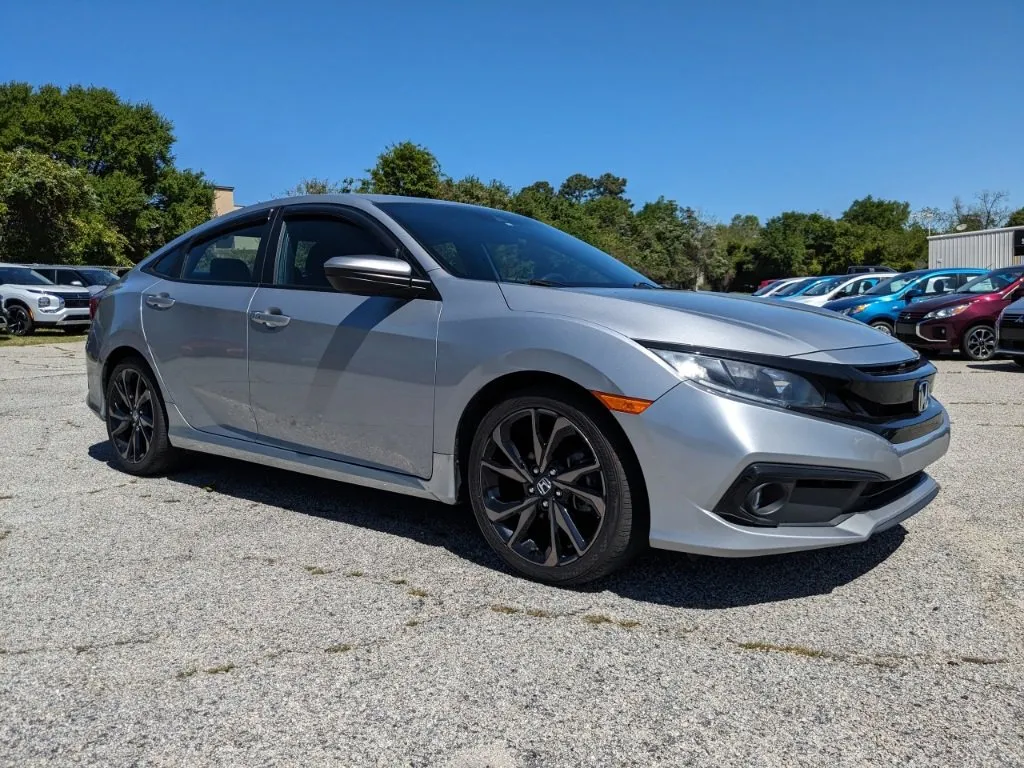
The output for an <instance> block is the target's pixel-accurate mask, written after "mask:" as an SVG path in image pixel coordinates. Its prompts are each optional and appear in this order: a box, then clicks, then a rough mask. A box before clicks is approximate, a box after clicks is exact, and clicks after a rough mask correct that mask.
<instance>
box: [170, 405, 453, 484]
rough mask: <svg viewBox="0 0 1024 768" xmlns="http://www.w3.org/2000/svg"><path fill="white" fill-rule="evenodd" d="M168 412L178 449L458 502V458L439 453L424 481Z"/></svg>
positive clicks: (172, 438) (171, 431) (435, 455)
mask: <svg viewBox="0 0 1024 768" xmlns="http://www.w3.org/2000/svg"><path fill="white" fill-rule="evenodd" d="M167 410H168V420H169V421H170V424H169V425H168V427H169V429H168V432H169V435H168V437H169V438H170V441H171V445H173V446H174V447H175V448H182V449H184V450H187V451H196V452H198V453H212V454H214V455H217V456H226V457H228V458H232V459H240V460H242V461H250V462H253V463H256V464H262V465H264V466H270V467H277V468H278V469H286V470H289V471H292V472H300V473H302V474H306V475H315V476H316V477H323V478H326V479H328V480H338V481H340V482H343V483H352V484H353V485H362V486H366V487H368V488H377V489H379V490H382V491H392V492H394V493H402V494H405V495H407V496H416V497H418V498H422V499H432V500H434V501H440V502H442V503H444V504H455V503H456V490H455V457H454V456H452V455H450V454H445V453H435V454H434V456H433V471H432V473H431V479H430V480H424V479H422V478H419V477H413V476H412V475H403V474H401V473H398V472H388V471H387V470H383V469H375V468H371V467H364V466H360V465H359V464H349V463H348V462H344V461H335V460H333V459H326V458H323V457H322V456H314V455H311V454H306V453H299V452H298V451H290V450H287V449H284V448H277V447H275V446H269V445H264V444H262V443H255V442H252V441H249V440H242V439H239V438H234V437H225V436H224V435H214V434H210V433H207V432H200V431H198V430H196V429H193V428H192V427H190V426H189V425H188V424H187V423H186V422H185V420H184V419H183V418H182V417H181V414H180V413H178V409H177V408H175V407H174V406H169V407H168V409H167Z"/></svg>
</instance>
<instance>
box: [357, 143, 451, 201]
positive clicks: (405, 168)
mask: <svg viewBox="0 0 1024 768" xmlns="http://www.w3.org/2000/svg"><path fill="white" fill-rule="evenodd" d="M367 173H368V174H369V175H370V180H369V185H368V190H367V191H370V192H374V193H376V194H378V195H407V196H409V197H430V198H438V197H440V196H441V181H442V177H441V164H440V163H439V162H438V161H437V158H436V157H434V154H433V153H432V152H431V151H430V150H429V149H427V148H426V147H422V146H420V145H419V144H413V143H412V142H411V141H403V142H402V143H400V144H392V145H391V146H389V147H388V148H387V149H385V150H384V151H383V152H382V153H381V154H380V155H378V156H377V164H376V165H374V166H373V168H370V169H369V170H368V171H367Z"/></svg>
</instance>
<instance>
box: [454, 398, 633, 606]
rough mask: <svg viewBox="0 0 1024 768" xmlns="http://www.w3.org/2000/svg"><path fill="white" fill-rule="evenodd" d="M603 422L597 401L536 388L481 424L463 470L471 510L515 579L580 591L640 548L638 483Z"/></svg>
mask: <svg viewBox="0 0 1024 768" xmlns="http://www.w3.org/2000/svg"><path fill="white" fill-rule="evenodd" d="M606 418H607V414H606V413H604V412H602V410H601V408H600V406H598V405H597V403H596V402H595V403H590V402H587V400H586V398H581V397H573V396H567V395H566V394H564V393H560V392H558V391H557V390H552V389H538V390H533V391H530V392H528V393H522V394H521V395H518V396H513V397H512V398H510V399H508V400H505V401H503V402H501V403H499V404H498V405H496V406H494V407H493V408H491V410H490V411H489V412H488V413H487V415H486V416H485V417H484V418H483V420H482V421H481V423H480V426H479V427H478V429H477V431H476V434H475V435H474V437H473V442H472V445H471V447H470V452H469V462H468V467H467V468H466V469H467V476H468V480H469V482H468V487H469V496H470V502H471V504H472V506H473V514H474V516H475V517H476V520H477V523H478V524H479V526H480V530H481V531H482V532H483V535H484V538H485V539H486V540H487V543H488V544H490V545H491V547H492V548H493V549H494V551H495V552H497V553H498V556H499V557H501V559H502V560H504V561H505V563H506V564H508V566H509V567H511V568H512V569H513V570H515V571H517V572H518V573H520V574H522V575H524V576H526V577H528V578H530V579H534V580H536V581H543V582H547V583H549V584H560V585H565V586H570V585H577V584H584V583H586V582H588V581H593V580H594V579H598V578H601V577H602V576H605V575H607V574H609V573H611V572H612V571H614V570H617V569H619V568H621V567H623V566H624V565H626V564H627V563H628V562H629V561H630V560H631V559H632V558H633V557H634V556H635V555H636V554H637V552H639V551H640V550H641V549H642V548H643V546H644V545H645V544H646V542H647V539H648V524H647V516H646V508H645V506H644V502H643V499H644V493H643V488H642V481H641V480H640V479H639V477H638V473H637V472H635V471H630V469H629V467H630V466H631V459H630V453H629V451H628V447H626V446H623V445H621V442H620V441H621V438H620V437H619V436H618V435H615V434H614V433H613V432H611V431H610V430H608V429H606V428H603V426H602V425H603V423H606V421H605V420H606ZM502 446H504V447H502ZM538 450H539V451H540V455H539V456H538V455H537V451H538Z"/></svg>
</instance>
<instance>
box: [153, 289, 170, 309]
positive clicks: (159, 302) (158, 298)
mask: <svg viewBox="0 0 1024 768" xmlns="http://www.w3.org/2000/svg"><path fill="white" fill-rule="evenodd" d="M146 304H147V305H149V306H151V307H152V308H153V309H170V308H171V307H173V306H174V299H172V298H171V297H170V295H168V294H166V293H147V294H146Z"/></svg>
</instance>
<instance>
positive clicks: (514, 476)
mask: <svg viewBox="0 0 1024 768" xmlns="http://www.w3.org/2000/svg"><path fill="white" fill-rule="evenodd" d="M482 466H483V468H484V469H489V470H490V471H491V472H494V473H495V474H498V475H501V476H502V477H507V478H508V479H509V480H515V481H516V482H520V483H521V482H523V473H522V472H520V471H519V470H518V469H516V468H515V467H502V466H499V465H498V464H495V463H494V462H493V461H484V462H483V464H482Z"/></svg>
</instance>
